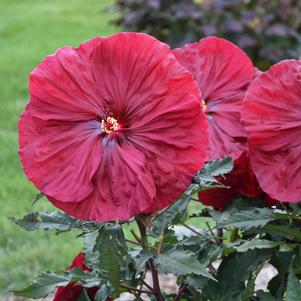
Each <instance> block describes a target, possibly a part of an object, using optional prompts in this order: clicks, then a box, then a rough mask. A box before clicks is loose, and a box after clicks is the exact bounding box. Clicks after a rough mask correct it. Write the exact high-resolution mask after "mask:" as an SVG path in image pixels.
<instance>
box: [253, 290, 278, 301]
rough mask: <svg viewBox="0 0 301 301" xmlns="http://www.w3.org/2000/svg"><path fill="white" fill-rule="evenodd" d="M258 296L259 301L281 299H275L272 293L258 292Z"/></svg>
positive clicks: (276, 300)
mask: <svg viewBox="0 0 301 301" xmlns="http://www.w3.org/2000/svg"><path fill="white" fill-rule="evenodd" d="M256 295H257V297H258V299H259V301H278V300H279V299H276V298H275V297H273V296H272V295H271V294H270V293H267V292H263V291H258V292H256ZM279 301H280V300H279Z"/></svg>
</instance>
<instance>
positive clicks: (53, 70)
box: [19, 33, 208, 222]
mask: <svg viewBox="0 0 301 301" xmlns="http://www.w3.org/2000/svg"><path fill="white" fill-rule="evenodd" d="M29 88H30V102H29V104H28V105H27V107H26V109H25V111H24V112H23V114H22V116H21V118H20V121H19V144H20V148H19V154H20V158H21V162H22V165H23V169H24V172H25V174H26V175H27V177H28V178H29V179H30V180H31V181H32V182H33V183H34V184H35V186H36V187H37V188H38V189H39V190H40V191H42V192H43V193H44V194H45V195H46V196H47V197H48V199H49V200H50V201H51V202H52V203H53V204H54V205H55V206H57V207H58V208H61V209H62V210H64V211H65V212H66V213H68V214H70V215H73V216H75V217H77V218H80V219H86V220H95V221H100V222H105V221H110V220H120V219H121V220H125V219H128V218H130V217H132V216H134V215H137V214H140V213H149V212H153V211H156V210H160V209H162V208H164V207H165V206H167V205H169V204H171V203H172V202H174V201H175V200H176V199H177V198H178V197H179V196H180V195H181V194H182V193H183V192H184V190H185V189H186V188H187V187H188V186H189V184H190V182H191V179H192V177H193V175H194V174H195V172H196V171H198V170H199V169H200V168H201V167H202V166H203V164H204V160H205V159H206V157H207V148H208V133H207V121H206V117H205V115H204V113H203V111H202V108H201V106H200V102H201V97H200V91H199V88H198V86H197V84H196V83H195V81H194V80H193V77H192V75H191V74H190V73H189V72H188V71H187V70H186V69H185V68H184V67H182V66H181V65H180V64H179V63H178V62H177V60H176V59H175V57H174V55H173V54H172V52H171V50H170V49H169V47H168V46H167V45H166V44H164V43H161V42H159V41H158V40H156V39H155V38H152V37H150V36H148V35H146V34H138V33H119V34H116V35H113V36H111V37H108V38H95V39H92V40H91V41H88V42H86V43H84V44H82V45H81V46H80V47H79V48H72V47H64V48H61V49H59V50H58V51H57V52H56V53H55V54H54V55H51V56H48V57H46V59H45V60H44V61H43V62H42V63H41V64H40V65H39V66H38V67H37V68H36V69H34V70H33V72H32V73H31V75H30V83H29Z"/></svg>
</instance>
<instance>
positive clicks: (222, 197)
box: [199, 188, 237, 210]
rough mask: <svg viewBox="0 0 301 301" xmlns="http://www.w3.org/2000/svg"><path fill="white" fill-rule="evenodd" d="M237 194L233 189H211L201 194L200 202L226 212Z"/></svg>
mask: <svg viewBox="0 0 301 301" xmlns="http://www.w3.org/2000/svg"><path fill="white" fill-rule="evenodd" d="M236 194H237V193H236V191H234V190H233V189H227V188H210V189H206V190H203V191H200V192H199V200H200V202H201V203H202V204H203V205H207V206H212V207H213V208H214V209H215V210H224V209H225V207H227V205H229V204H230V203H231V202H232V200H233V199H234V197H235V196H236Z"/></svg>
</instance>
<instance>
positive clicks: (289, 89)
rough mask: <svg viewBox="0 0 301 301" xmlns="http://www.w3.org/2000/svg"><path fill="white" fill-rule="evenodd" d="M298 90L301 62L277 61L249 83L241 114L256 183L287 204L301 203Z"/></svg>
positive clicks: (300, 114)
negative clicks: (246, 133)
mask: <svg viewBox="0 0 301 301" xmlns="http://www.w3.org/2000/svg"><path fill="white" fill-rule="evenodd" d="M300 91H301V61H297V60H287V61H283V62H280V63H278V64H276V65H274V66H272V67H271V69H270V70H269V71H267V72H265V73H263V74H262V75H260V76H259V77H258V78H257V79H256V80H255V81H254V82H253V84H252V85H251V86H250V88H249V90H248V93H247V95H246V98H245V101H244V106H243V111H242V121H243V122H244V125H245V128H246V130H247V132H248V142H249V148H250V158H251V164H252V167H253V169H254V172H255V174H256V176H257V179H258V181H259V184H260V186H261V187H262V189H263V190H264V191H265V192H266V193H268V194H269V196H270V197H271V198H273V199H276V200H281V201H287V202H300V201H301V163H300V156H301V142H300V135H301V118H300V116H301V97H300V96H301V94H300Z"/></svg>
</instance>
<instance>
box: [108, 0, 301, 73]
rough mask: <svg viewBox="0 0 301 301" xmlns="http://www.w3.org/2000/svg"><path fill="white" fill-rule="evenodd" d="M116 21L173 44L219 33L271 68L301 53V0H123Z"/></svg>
mask: <svg viewBox="0 0 301 301" xmlns="http://www.w3.org/2000/svg"><path fill="white" fill-rule="evenodd" d="M111 10H114V11H118V12H119V13H120V16H119V17H118V18H117V19H116V20H115V21H114V22H115V24H118V25H120V26H122V27H123V28H124V29H125V30H128V31H139V32H141V31H142V32H146V33H149V34H151V35H153V36H155V37H157V38H158V39H160V40H162V41H164V42H167V43H168V44H170V45H171V46H172V47H181V46H182V45H184V44H185V43H190V42H195V41H197V40H199V39H200V38H202V37H205V36H210V35H216V36H219V37H223V38H226V39H228V40H230V41H232V42H234V43H235V44H237V45H238V46H239V47H240V48H242V49H244V50H245V51H246V52H247V54H248V55H249V56H250V57H251V59H252V60H253V62H254V63H255V65H256V66H257V67H258V68H260V69H262V70H265V69H267V68H268V67H269V66H270V65H271V64H274V63H276V62H278V61H280V60H282V59H286V58H298V57H300V54H301V1H300V0H117V1H115V4H114V5H113V6H112V7H111Z"/></svg>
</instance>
